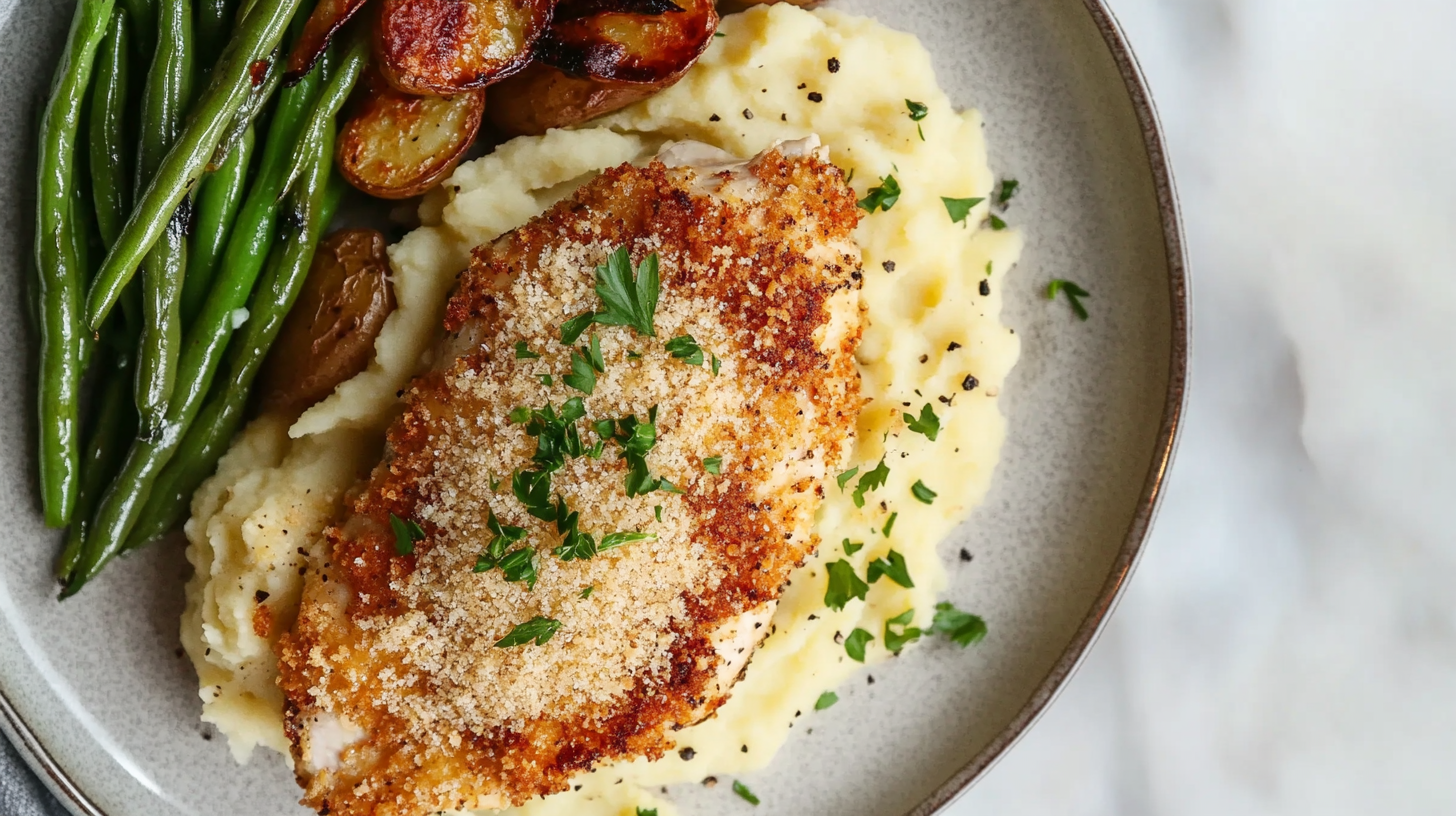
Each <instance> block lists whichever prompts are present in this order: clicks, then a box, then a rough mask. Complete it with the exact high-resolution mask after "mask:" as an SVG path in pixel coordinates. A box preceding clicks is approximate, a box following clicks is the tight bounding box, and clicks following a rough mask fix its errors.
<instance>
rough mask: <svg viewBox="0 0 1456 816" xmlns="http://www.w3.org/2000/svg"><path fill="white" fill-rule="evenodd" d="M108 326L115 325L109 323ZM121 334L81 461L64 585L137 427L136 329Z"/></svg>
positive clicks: (61, 565)
mask: <svg viewBox="0 0 1456 816" xmlns="http://www.w3.org/2000/svg"><path fill="white" fill-rule="evenodd" d="M107 328H108V329H112V328H113V327H112V326H110V325H108V326H107ZM118 335H125V338H124V339H119V340H118V342H114V343H111V344H108V345H110V346H111V348H108V349H107V353H106V355H105V359H106V360H107V362H108V363H109V365H108V366H107V367H106V368H105V369H103V370H102V376H104V377H105V382H104V383H102V385H101V388H100V398H99V399H98V400H97V404H96V406H95V409H94V412H93V413H94V418H93V420H92V427H91V431H90V434H89V437H88V440H87V442H86V454H85V456H84V458H82V460H81V487H80V491H79V492H78V493H77V495H76V512H75V514H74V518H73V519H72V520H71V525H70V527H69V528H67V530H66V546H65V549H64V550H63V551H62V552H61V557H60V560H59V561H58V562H57V563H56V577H57V578H58V579H60V581H61V583H63V584H64V583H66V581H67V580H68V579H69V578H70V576H71V573H72V572H73V571H74V570H75V568H76V563H77V562H78V561H79V560H80V558H81V548H82V545H83V543H84V542H85V540H86V531H87V529H88V528H89V526H90V521H91V518H90V516H91V511H93V510H94V509H95V505H96V500H97V499H99V498H100V497H101V492H102V491H103V490H105V489H106V485H107V483H108V482H110V481H111V478H112V477H113V476H115V475H116V470H117V468H118V467H120V465H121V457H122V455H123V454H125V453H126V446H127V443H128V441H129V439H130V437H131V435H132V434H133V432H134V429H135V426H136V406H135V405H133V404H132V399H131V367H132V356H133V351H132V348H131V345H132V343H133V342H134V340H135V332H118Z"/></svg>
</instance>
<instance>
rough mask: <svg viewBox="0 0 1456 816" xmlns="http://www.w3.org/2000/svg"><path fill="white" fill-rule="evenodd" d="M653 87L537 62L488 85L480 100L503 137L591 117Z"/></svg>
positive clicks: (643, 95) (654, 89) (637, 97)
mask: <svg viewBox="0 0 1456 816" xmlns="http://www.w3.org/2000/svg"><path fill="white" fill-rule="evenodd" d="M658 90H659V86H657V85H655V84H650V85H634V84H631V83H622V82H618V83H613V82H602V81H600V80H596V79H588V78H586V77H574V76H571V75H570V74H567V73H565V72H564V71H561V70H560V69H558V68H552V67H551V66H549V65H544V64H542V63H539V62H537V63H533V64H532V65H531V67H529V68H527V69H526V70H524V71H522V72H520V73H519V74H516V75H515V76H513V77H511V78H510V79H507V80H505V81H504V82H502V83H500V84H499V85H495V86H492V87H491V89H490V94H489V95H488V96H487V97H486V100H485V114H486V116H487V117H488V118H489V119H490V123H491V125H493V126H494V127H495V129H496V130H498V131H500V133H501V134H502V135H505V136H539V135H540V134H542V133H545V132H546V131H547V130H549V129H550V128H559V127H568V126H570V125H575V124H578V123H580V122H585V121H587V120H588V119H595V118H596V117H598V116H602V115H605V114H608V113H611V112H612V111H614V110H617V109H619V108H625V107H626V106H628V105H630V104H632V103H633V102H636V101H638V100H640V99H646V98H647V97H649V96H651V95H653V94H655V93H657V91H658Z"/></svg>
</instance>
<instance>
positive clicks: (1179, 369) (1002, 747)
mask: <svg viewBox="0 0 1456 816" xmlns="http://www.w3.org/2000/svg"><path fill="white" fill-rule="evenodd" d="M1083 4H1084V5H1085V6H1086V8H1087V12H1088V14H1089V15H1091V17H1092V20H1093V22H1094V23H1096V25H1097V30H1098V31H1099V32H1100V33H1101V34H1102V40H1103V42H1104V43H1106V45H1107V48H1108V51H1110V52H1111V54H1112V58H1113V60H1114V62H1115V63H1116V64H1117V70H1118V72H1119V73H1120V74H1121V75H1122V81H1123V84H1124V86H1126V88H1127V94H1128V98H1129V99H1130V100H1131V102H1132V105H1133V110H1134V112H1135V113H1136V114H1137V118H1138V125H1139V127H1140V128H1141V129H1142V134H1143V145H1144V147H1145V149H1146V150H1147V154H1148V165H1149V170H1151V171H1152V174H1153V186H1154V192H1155V194H1156V195H1157V199H1158V215H1159V218H1160V219H1161V221H1162V224H1163V248H1164V252H1165V253H1166V256H1167V264H1168V296H1169V306H1170V312H1171V318H1172V319H1171V335H1172V336H1171V338H1170V340H1171V343H1172V346H1171V348H1170V364H1169V371H1168V390H1167V393H1166V395H1165V397H1164V403H1163V416H1162V420H1161V422H1160V424H1159V427H1158V435H1157V438H1156V442H1155V444H1154V447H1153V460H1152V464H1151V466H1150V467H1149V468H1148V473H1147V477H1146V479H1145V480H1144V482H1143V488H1142V492H1141V494H1140V496H1139V497H1138V505H1137V512H1136V513H1135V514H1134V516H1133V520H1132V524H1131V526H1129V527H1128V531H1127V535H1126V536H1125V537H1124V539H1123V542H1122V546H1121V548H1120V549H1119V550H1118V552H1117V557H1116V558H1115V559H1114V560H1113V562H1112V566H1111V570H1110V572H1109V573H1108V577H1107V581H1106V582H1105V583H1104V584H1103V585H1102V589H1101V590H1100V591H1099V592H1098V594H1097V599H1096V601H1095V602H1094V603H1093V605H1092V609H1091V610H1090V611H1089V612H1088V613H1087V617H1086V618H1084V619H1083V620H1082V623H1081V624H1080V625H1079V626H1078V627H1077V631H1076V633H1075V634H1074V635H1073V637H1072V640H1071V642H1070V643H1069V644H1068V645H1067V648H1066V649H1065V650H1063V652H1062V655H1061V657H1059V658H1057V662H1056V663H1055V664H1053V665H1052V668H1051V671H1049V672H1048V673H1047V675H1046V677H1045V678H1043V679H1042V681H1041V683H1040V684H1039V685H1038V686H1037V688H1036V690H1035V691H1034V692H1032V695H1031V697H1030V698H1029V699H1028V700H1027V701H1026V703H1025V704H1024V705H1023V706H1022V707H1021V711H1020V712H1019V713H1018V714H1017V715H1016V717H1015V719H1013V720H1012V721H1011V722H1010V723H1009V724H1007V726H1006V727H1005V728H1004V729H1002V731H1001V733H1000V735H998V736H997V737H996V738H995V739H994V740H992V742H991V744H990V745H987V746H986V747H985V748H984V749H982V750H981V752H980V753H979V754H977V755H976V756H975V757H974V758H973V759H972V760H971V761H970V762H969V763H967V764H966V766H965V767H963V768H961V769H960V770H959V771H957V772H956V773H955V775H953V776H952V777H951V778H950V779H948V780H946V781H945V783H943V784H942V785H941V786H940V787H939V788H938V789H937V790H936V791H935V792H934V793H932V794H931V795H930V796H928V797H926V798H925V800H924V801H922V802H921V803H920V804H919V805H917V806H915V807H914V808H913V809H911V810H910V811H908V812H907V813H906V814H905V816H932V814H935V813H938V812H940V811H941V810H943V809H944V808H946V807H947V806H949V805H950V804H951V803H952V802H954V801H955V800H957V799H959V798H960V797H961V796H962V795H964V794H965V793H966V791H968V790H970V788H971V786H972V785H974V784H975V783H976V782H977V781H978V780H980V778H981V777H982V776H983V775H984V774H985V773H986V772H987V771H989V770H990V769H991V768H992V766H994V765H995V764H996V763H997V762H998V761H1000V759H1001V757H1003V756H1005V755H1006V752H1007V751H1009V750H1011V748H1012V747H1013V746H1015V745H1016V743H1017V742H1018V741H1020V739H1021V738H1022V737H1023V736H1024V735H1025V734H1026V732H1027V731H1028V730H1029V729H1030V728H1031V727H1032V726H1033V725H1035V724H1036V722H1037V720H1039V719H1041V716H1042V715H1043V714H1044V713H1046V710H1047V708H1048V707H1049V706H1050V705H1051V704H1052V702H1053V701H1054V700H1056V698H1057V696H1058V695H1059V694H1061V692H1062V689H1063V688H1065V687H1066V685H1067V681H1069V680H1070V679H1071V678H1072V675H1073V674H1075V673H1076V671H1077V669H1078V668H1079V667H1080V666H1081V665H1082V661H1083V660H1085V659H1086V657H1087V654H1088V653H1089V652H1090V651H1091V650H1092V646H1093V644H1095V643H1096V642H1097V638H1098V637H1099V636H1100V635H1101V634H1102V630H1103V628H1105V627H1106V625H1107V621H1108V619H1109V618H1110V617H1111V616H1112V612H1113V610H1114V609H1116V607H1117V603H1118V601H1120V600H1121V599H1122V595H1123V592H1125V591H1126V589H1127V583H1128V579H1129V578H1130V577H1132V572H1133V570H1134V569H1136V568H1137V564H1138V561H1139V560H1140V559H1141V557H1142V553H1143V545H1144V543H1145V542H1146V541H1147V539H1148V536H1149V535H1150V533H1151V532H1152V526H1153V521H1154V520H1155V519H1156V518H1157V514H1158V508H1159V507H1160V506H1161V504H1162V498H1163V479H1164V478H1165V477H1166V475H1167V472H1168V468H1169V467H1171V466H1172V463H1173V456H1174V453H1175V452H1176V450H1177V447H1178V436H1179V429H1180V427H1181V424H1182V418H1183V412H1184V410H1185V409H1186V407H1187V402H1188V360H1189V354H1190V353H1191V349H1192V327H1191V324H1190V322H1189V318H1190V315H1191V314H1192V309H1191V307H1190V298H1191V296H1192V294H1191V290H1190V288H1189V280H1188V255H1187V247H1186V245H1185V244H1184V241H1183V215H1182V209H1181V207H1180V206H1179V203H1178V190H1177V187H1176V186H1175V185H1174V182H1173V168H1172V163H1171V162H1170V160H1169V158H1168V153H1167V150H1166V148H1165V146H1164V141H1163V126H1162V123H1161V121H1160V120H1159V118H1158V110H1157V107H1156V106H1155V105H1154V104H1153V97H1152V93H1151V92H1150V91H1149V89H1148V82H1147V78H1146V77H1145V76H1144V75H1143V70H1142V66H1141V65H1139V64H1138V60H1137V57H1136V55H1134V54H1133V52H1132V47H1131V46H1130V45H1128V42H1127V37H1126V35H1125V34H1124V32H1123V30H1122V24H1121V23H1119V22H1118V21H1117V17H1116V15H1114V14H1113V13H1112V10H1111V9H1109V8H1108V7H1107V5H1106V4H1105V2H1104V0H1083Z"/></svg>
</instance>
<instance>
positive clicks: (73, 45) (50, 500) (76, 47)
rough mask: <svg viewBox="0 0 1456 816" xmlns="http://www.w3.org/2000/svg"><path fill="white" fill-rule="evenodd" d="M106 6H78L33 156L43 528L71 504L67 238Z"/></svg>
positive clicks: (60, 522) (70, 251)
mask: <svg viewBox="0 0 1456 816" xmlns="http://www.w3.org/2000/svg"><path fill="white" fill-rule="evenodd" d="M111 8H112V3H111V0H78V2H77V4H76V12H75V15H74V17H73V18H72V20H71V30H70V33H69V34H68V35H67V37H66V47H65V52H64V53H63V54H62V56H61V62H60V65H59V66H57V68H56V76H55V80H54V82H53V83H52V85H51V96H50V100H49V101H48V102H47V103H46V108H45V113H44V115H43V123H42V126H41V130H40V145H39V149H38V150H37V156H36V158H37V166H38V168H39V171H38V176H39V178H38V180H37V185H36V219H35V232H36V238H35V270H36V277H35V281H36V298H37V300H38V304H39V309H38V311H39V313H40V317H41V320H40V384H39V387H38V388H37V389H36V391H37V409H38V410H37V416H38V418H39V420H40V433H39V437H40V452H39V462H40V492H41V503H42V505H43V507H44V510H45V521H46V524H48V525H50V526H52V527H62V526H65V524H66V523H67V522H68V521H69V520H70V517H71V510H72V508H73V507H74V506H75V502H76V487H77V478H78V474H77V470H78V467H79V461H80V450H79V442H78V439H77V437H78V436H79V429H78V428H77V424H78V412H77V400H78V397H79V393H78V392H79V391H80V386H81V362H82V352H81V348H82V343H83V338H84V337H85V335H86V331H85V327H84V326H83V323H82V290H83V289H84V287H85V285H86V282H85V281H84V280H82V277H81V276H82V274H83V273H82V271H81V269H80V268H79V267H78V265H77V258H76V246H75V243H74V241H73V240H72V235H71V232H72V222H71V214H72V213H71V210H72V207H71V200H72V197H73V189H74V182H75V179H74V177H73V174H74V171H75V164H74V162H75V157H76V131H77V129H78V128H79V127H80V121H81V109H82V104H83V102H84V101H85V96H86V89H87V87H88V86H89V85H90V81H91V68H92V66H93V64H94V61H95V57H96V48H97V46H98V45H99V44H100V42H101V38H102V36H103V35H104V34H105V33H106V26H107V24H108V23H109V22H110V20H111Z"/></svg>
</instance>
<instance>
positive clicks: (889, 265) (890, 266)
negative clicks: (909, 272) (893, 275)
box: [880, 261, 895, 272]
mask: <svg viewBox="0 0 1456 816" xmlns="http://www.w3.org/2000/svg"><path fill="white" fill-rule="evenodd" d="M880 266H883V267H884V268H885V271H886V272H894V271H895V262H894V261H885V262H884V263H882V264H880Z"/></svg>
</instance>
